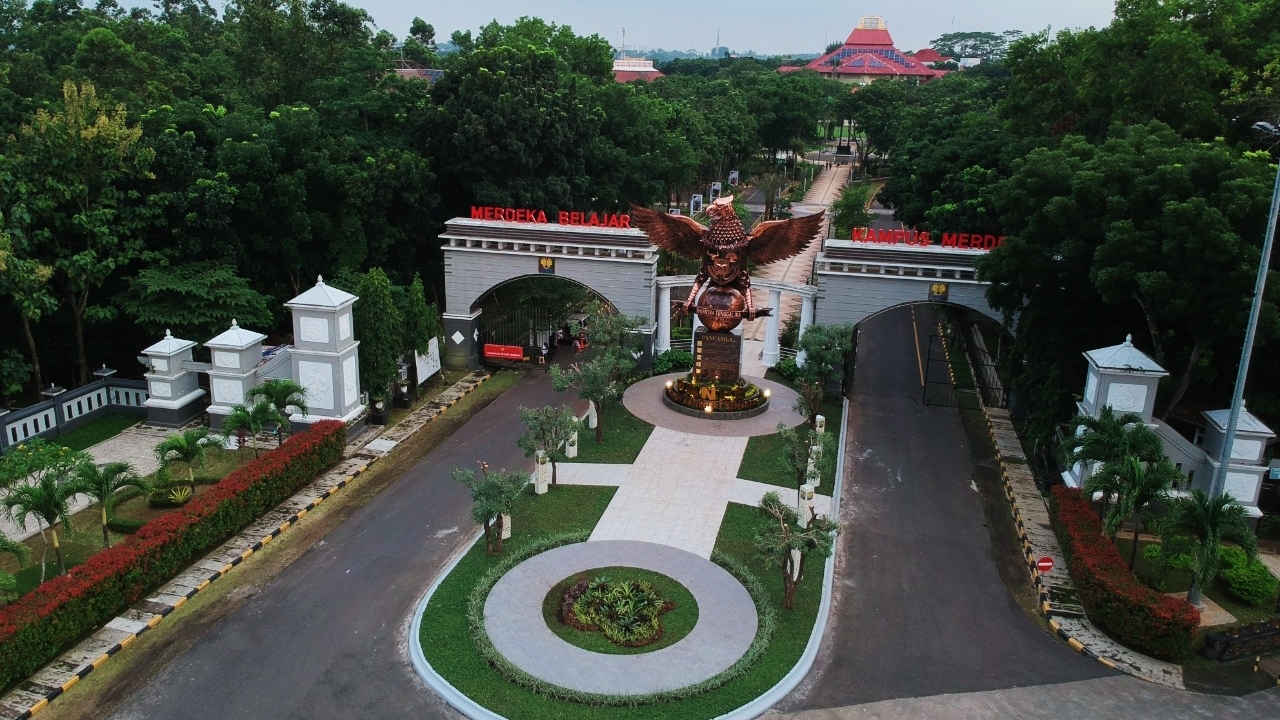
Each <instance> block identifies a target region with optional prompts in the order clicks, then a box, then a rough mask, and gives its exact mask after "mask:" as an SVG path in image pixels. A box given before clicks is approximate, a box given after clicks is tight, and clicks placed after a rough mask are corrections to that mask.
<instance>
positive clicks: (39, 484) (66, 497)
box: [0, 472, 76, 582]
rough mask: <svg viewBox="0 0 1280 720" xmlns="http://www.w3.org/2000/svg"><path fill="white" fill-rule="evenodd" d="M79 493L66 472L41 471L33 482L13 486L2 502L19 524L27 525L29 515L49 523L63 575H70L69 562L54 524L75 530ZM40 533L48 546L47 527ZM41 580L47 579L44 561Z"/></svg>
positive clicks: (47, 524)
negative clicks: (73, 517)
mask: <svg viewBox="0 0 1280 720" xmlns="http://www.w3.org/2000/svg"><path fill="white" fill-rule="evenodd" d="M75 494H76V489H75V487H74V486H73V485H72V484H71V483H70V482H68V479H67V475H66V473H62V472H57V473H55V472H45V473H40V474H39V476H38V477H37V478H36V480H35V482H33V483H30V484H27V485H16V486H14V487H12V488H9V493H8V495H6V496H5V498H4V500H3V501H0V504H3V505H4V509H5V512H6V513H7V514H8V516H9V519H10V520H12V521H13V523H14V524H15V525H18V526H25V525H26V524H27V518H29V517H31V516H32V515H35V516H36V520H37V524H39V523H40V522H43V523H44V524H45V525H46V526H48V528H49V534H50V535H52V536H53V552H54V555H56V556H57V558H58V572H59V574H61V575H66V574H67V565H66V563H65V562H64V561H63V559H62V546H61V545H59V544H58V530H57V529H56V528H55V527H54V526H55V525H57V524H58V523H62V525H63V527H65V528H66V529H67V532H71V506H70V500H71V497H72V496H73V495H75ZM40 535H41V537H44V538H45V546H46V548H47V547H48V542H49V541H48V538H47V537H46V536H45V535H44V528H43V527H41V528H40ZM40 582H44V561H43V560H41V563H40Z"/></svg>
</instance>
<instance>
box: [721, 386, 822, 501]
mask: <svg viewBox="0 0 1280 720" xmlns="http://www.w3.org/2000/svg"><path fill="white" fill-rule="evenodd" d="M771 379H772V378H771ZM822 415H823V417H825V418H826V419H827V432H829V433H832V434H833V436H834V437H836V438H839V437H840V426H841V423H842V422H843V418H844V406H843V401H842V400H841V399H840V398H838V397H832V396H827V397H826V398H824V399H823V401H822ZM838 451H839V449H838V448H837V452H838ZM785 453H786V443H784V442H783V441H782V436H781V435H779V434H778V433H773V434H772V435H757V436H755V437H753V438H751V439H750V440H748V441H747V451H746V453H745V454H743V456H742V464H741V465H739V466H738V477H740V478H742V479H743V480H753V481H755V482H759V483H765V484H766V485H777V486H778V487H784V488H795V486H796V479H795V476H794V475H792V474H791V473H790V472H788V471H787V469H786V467H785V465H784V464H783V459H782V458H783V457H784V455H785ZM835 481H836V473H835V465H834V464H833V465H832V467H831V469H830V470H828V471H827V472H825V473H823V474H822V485H821V486H819V488H818V491H819V492H820V493H822V494H823V495H830V494H831V492H832V488H833V487H835Z"/></svg>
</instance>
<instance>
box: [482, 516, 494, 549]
mask: <svg viewBox="0 0 1280 720" xmlns="http://www.w3.org/2000/svg"><path fill="white" fill-rule="evenodd" d="M484 551H485V552H487V553H489V554H490V555H492V554H493V539H492V538H491V537H490V536H489V520H488V519H486V520H485V521H484Z"/></svg>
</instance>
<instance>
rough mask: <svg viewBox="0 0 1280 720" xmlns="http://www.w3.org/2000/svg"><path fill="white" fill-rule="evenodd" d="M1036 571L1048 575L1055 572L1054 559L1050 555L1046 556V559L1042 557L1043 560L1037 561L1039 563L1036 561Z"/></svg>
mask: <svg viewBox="0 0 1280 720" xmlns="http://www.w3.org/2000/svg"><path fill="white" fill-rule="evenodd" d="M1036 570H1039V571H1040V572H1042V573H1047V572H1050V571H1052V570H1053V558H1051V557H1049V556H1048V555H1045V556H1044V557H1042V558H1040V559H1039V560H1037V561H1036Z"/></svg>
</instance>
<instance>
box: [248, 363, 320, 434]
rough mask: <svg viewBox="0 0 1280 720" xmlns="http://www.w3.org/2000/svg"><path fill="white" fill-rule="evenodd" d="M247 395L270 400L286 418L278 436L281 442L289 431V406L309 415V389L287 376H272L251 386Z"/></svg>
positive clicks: (251, 398) (303, 414)
mask: <svg viewBox="0 0 1280 720" xmlns="http://www.w3.org/2000/svg"><path fill="white" fill-rule="evenodd" d="M245 397H246V398H247V399H249V400H251V401H254V402H257V401H258V400H259V399H261V400H266V401H268V402H270V403H271V404H272V405H273V406H275V409H276V410H277V411H278V412H279V413H280V416H281V417H283V418H285V420H286V421H285V422H284V423H281V424H280V426H279V427H280V434H279V435H278V438H279V440H280V441H281V442H283V441H284V436H285V435H286V434H287V433H288V431H289V424H288V418H289V415H290V413H289V406H290V405H292V406H293V408H294V409H295V410H297V411H298V414H299V415H301V416H303V417H306V416H307V389H306V388H304V387H302V385H300V384H298V383H296V382H294V381H292V380H289V379H287V378H272V379H271V380H268V381H266V382H264V383H262V384H261V385H258V386H257V387H254V388H250V390H249V392H247V393H245Z"/></svg>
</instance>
